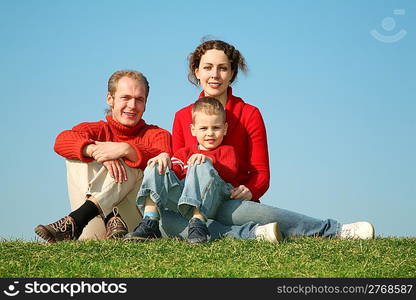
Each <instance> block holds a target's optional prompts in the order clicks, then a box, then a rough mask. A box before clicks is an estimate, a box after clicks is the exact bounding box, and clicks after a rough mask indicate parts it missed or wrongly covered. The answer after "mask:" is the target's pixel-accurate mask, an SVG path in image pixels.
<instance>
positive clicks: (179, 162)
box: [172, 147, 189, 180]
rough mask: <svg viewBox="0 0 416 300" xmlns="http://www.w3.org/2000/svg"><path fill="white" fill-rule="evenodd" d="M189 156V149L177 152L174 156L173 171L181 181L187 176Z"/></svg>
mask: <svg viewBox="0 0 416 300" xmlns="http://www.w3.org/2000/svg"><path fill="white" fill-rule="evenodd" d="M188 156H189V150H188V148H186V147H184V148H181V149H179V150H178V151H176V152H175V154H174V155H173V156H172V170H173V172H175V174H176V176H177V177H178V178H179V179H181V180H182V179H183V178H185V176H186V171H187V168H188V165H187V159H188Z"/></svg>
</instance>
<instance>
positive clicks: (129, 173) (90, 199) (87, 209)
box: [35, 70, 171, 242]
mask: <svg viewBox="0 0 416 300" xmlns="http://www.w3.org/2000/svg"><path fill="white" fill-rule="evenodd" d="M148 95H149V83H148V81H147V79H146V77H145V76H144V75H143V74H141V73H140V72H137V71H131V70H122V71H117V72H115V73H114V74H112V75H111V77H110V79H109V81H108V94H107V104H108V105H109V109H108V111H107V116H106V121H98V122H89V123H87V122H85V123H81V124H78V125H76V126H75V127H73V128H72V129H71V130H65V131H63V132H61V133H60V134H59V135H58V137H57V138H56V141H55V151H56V152H57V153H58V154H59V155H61V156H63V157H65V158H66V159H67V177H68V193H69V197H70V201H71V209H72V210H73V211H72V212H71V213H70V214H69V215H68V216H65V217H63V218H62V219H60V220H58V221H56V222H54V223H51V224H48V225H38V226H37V227H36V228H35V232H36V234H37V235H39V236H40V237H41V238H43V239H45V240H46V241H48V242H56V241H62V240H76V239H89V238H121V237H123V236H124V235H125V234H127V232H130V231H132V230H133V229H134V228H135V227H136V226H137V224H138V223H139V221H140V220H141V215H140V213H139V210H138V208H137V206H136V196H137V192H138V189H139V188H140V184H141V181H142V178H143V172H142V170H143V169H144V168H145V167H146V165H147V161H148V160H149V159H150V158H153V157H155V156H158V160H157V161H158V162H159V165H160V168H166V167H167V166H166V162H167V160H166V159H165V157H169V156H168V154H170V153H171V137H170V134H169V132H168V131H166V130H164V129H161V128H159V127H157V126H154V125H147V124H146V123H145V121H144V120H143V119H142V115H143V113H144V111H145V108H146V103H147V97H148ZM163 171H164V170H163Z"/></svg>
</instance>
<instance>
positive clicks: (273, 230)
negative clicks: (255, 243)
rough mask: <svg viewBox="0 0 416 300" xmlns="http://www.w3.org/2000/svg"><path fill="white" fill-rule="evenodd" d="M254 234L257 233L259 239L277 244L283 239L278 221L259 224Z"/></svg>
mask: <svg viewBox="0 0 416 300" xmlns="http://www.w3.org/2000/svg"><path fill="white" fill-rule="evenodd" d="M254 234H255V235H256V239H257V240H264V241H268V242H272V243H275V244H277V243H279V242H280V241H281V240H282V234H281V233H280V230H279V224H277V223H276V222H275V223H269V224H266V225H258V226H257V228H256V231H255V233H254Z"/></svg>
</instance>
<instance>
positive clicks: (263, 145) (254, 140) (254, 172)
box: [246, 108, 270, 201]
mask: <svg viewBox="0 0 416 300" xmlns="http://www.w3.org/2000/svg"><path fill="white" fill-rule="evenodd" d="M246 129H247V133H248V136H249V139H248V151H249V155H248V157H249V172H250V179H249V181H248V182H247V183H246V186H247V187H248V188H249V189H250V191H251V193H252V194H253V199H252V200H253V201H259V198H260V197H261V196H263V194H264V193H265V192H266V191H267V189H268V188H269V184H270V168H269V152H268V147H267V134H266V127H265V126H264V121H263V117H262V116H261V114H260V111H259V110H258V109H257V108H256V109H255V110H254V111H253V113H252V114H251V116H250V118H249V121H248V123H247V126H246Z"/></svg>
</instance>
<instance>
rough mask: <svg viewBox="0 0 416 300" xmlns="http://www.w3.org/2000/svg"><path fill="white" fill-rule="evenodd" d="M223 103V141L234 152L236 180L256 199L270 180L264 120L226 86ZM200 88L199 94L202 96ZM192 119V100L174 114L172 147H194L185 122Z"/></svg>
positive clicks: (257, 199)
mask: <svg viewBox="0 0 416 300" xmlns="http://www.w3.org/2000/svg"><path fill="white" fill-rule="evenodd" d="M227 94H228V98H227V102H226V105H225V111H226V119H227V123H228V130H227V135H226V136H225V137H224V140H223V142H222V144H223V145H231V146H233V147H234V149H235V151H236V153H237V156H238V175H237V178H236V181H237V182H238V184H243V185H245V186H247V187H248V188H249V189H250V191H251V193H252V194H253V198H252V199H251V200H252V201H256V202H259V199H260V197H261V196H263V194H264V193H265V192H266V191H267V189H268V188H269V184H270V169H269V152H268V149H267V135H266V128H265V126H264V121H263V118H262V116H261V113H260V111H259V109H258V108H257V107H255V106H253V105H250V104H247V103H245V102H244V101H243V100H242V99H241V98H239V97H236V96H234V95H233V94H232V89H231V87H229V88H228V92H227ZM203 96H204V92H203V91H202V92H201V94H200V96H199V97H203ZM191 123H192V104H191V105H188V106H186V107H184V108H182V109H181V110H179V111H178V112H176V114H175V119H174V122H173V128H172V143H173V151H174V152H176V151H178V149H180V148H182V147H185V146H187V147H193V148H196V146H197V140H196V137H194V136H192V134H191V130H190V129H189V124H191Z"/></svg>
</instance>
